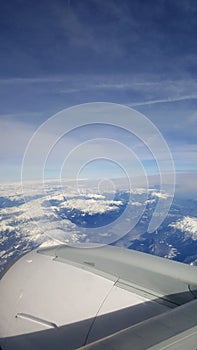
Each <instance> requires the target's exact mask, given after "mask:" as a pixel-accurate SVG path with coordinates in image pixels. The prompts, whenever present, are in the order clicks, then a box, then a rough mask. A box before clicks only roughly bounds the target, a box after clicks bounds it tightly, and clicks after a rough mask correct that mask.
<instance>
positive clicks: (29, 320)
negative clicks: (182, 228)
mask: <svg viewBox="0 0 197 350" xmlns="http://www.w3.org/2000/svg"><path fill="white" fill-rule="evenodd" d="M0 315H1V317H0V338H1V339H0V346H1V349H2V350H13V349H14V350H19V349H20V350H43V349H47V350H51V349H56V350H63V349H64V350H65V349H67V350H72V349H79V348H80V349H84V350H85V349H95V350H97V349H98V350H100V349H107V350H108V349H116V350H119V349H121V350H124V349H125V350H127V349H128V350H132V349H133V350H143V349H151V350H158V349H171V350H175V349H179V350H180V349H182V350H185V349H187V350H196V349H197V268H196V267H195V266H189V265H185V264H181V263H177V262H174V261H170V260H165V259H162V258H159V257H155V256H151V255H147V254H144V253H140V252H136V251H131V250H127V249H123V248H117V247H111V246H103V247H97V248H96V247H91V248H90V247H89V248H74V247H68V246H58V247H55V248H50V249H40V250H36V251H33V252H31V253H28V254H26V255H24V256H23V257H21V258H20V259H19V260H18V261H17V262H15V264H13V265H12V266H11V267H10V268H9V269H8V270H7V272H6V273H4V275H3V276H2V279H1V282H0Z"/></svg>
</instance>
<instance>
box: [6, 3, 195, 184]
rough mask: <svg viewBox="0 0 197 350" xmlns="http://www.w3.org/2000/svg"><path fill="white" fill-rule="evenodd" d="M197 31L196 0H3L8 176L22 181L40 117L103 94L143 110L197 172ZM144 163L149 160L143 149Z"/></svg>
mask: <svg viewBox="0 0 197 350" xmlns="http://www.w3.org/2000/svg"><path fill="white" fill-rule="evenodd" d="M196 37H197V3H196V1H193V0H180V1H177V0H158V1H153V0H144V1H142V0H132V1H126V0H125V1H124V0H123V1H119V0H108V1H102V0H84V1H81V0H68V1H66V0H56V1H55V0H53V1H52V0H47V1H37V0H34V1H30V0H29V1H27V0H10V1H8V2H5V1H4V2H3V3H2V4H1V11H0V50H1V55H0V67H1V68H0V96H1V103H0V130H1V131H0V132H1V137H0V161H1V175H0V181H13V180H14V181H17V180H20V166H21V161H22V158H23V153H24V150H25V148H26V145H27V142H28V140H29V139H30V137H31V135H32V133H33V132H34V131H35V130H36V128H37V127H39V125H40V124H41V123H43V122H45V121H46V120H47V119H48V118H49V117H50V116H52V115H53V114H54V113H57V112H58V111H60V110H62V109H64V108H66V107H70V106H73V105H76V104H80V103H88V102H97V101H104V102H114V103H120V104H125V105H127V106H130V107H132V108H134V109H136V110H138V111H140V112H142V113H143V114H144V115H145V116H146V117H148V118H149V119H150V120H151V121H152V122H153V123H154V124H155V125H156V126H157V127H158V129H159V130H160V131H161V133H162V134H163V136H164V138H165V139H166V141H167V143H168V145H169V147H170V149H171V152H172V155H173V157H174V162H175V167H176V170H177V171H178V172H191V171H196V170H197V169H196V163H197V162H196V158H197V144H196V140H197V63H196V62H197V40H196ZM121 140H122V139H121ZM43 142H44V139H43ZM142 162H143V164H144V165H145V166H146V165H147V164H148V167H150V162H148V160H147V159H146V157H144V159H143V155H142ZM109 168H110V167H109ZM105 175H106V174H105ZM35 176H36V175H35Z"/></svg>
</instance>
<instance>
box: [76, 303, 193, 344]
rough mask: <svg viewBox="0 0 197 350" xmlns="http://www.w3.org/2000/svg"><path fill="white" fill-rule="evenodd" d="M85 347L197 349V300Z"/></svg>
mask: <svg viewBox="0 0 197 350" xmlns="http://www.w3.org/2000/svg"><path fill="white" fill-rule="evenodd" d="M82 349H83V350H103V349H113V350H131V349H135V350H146V349H149V350H164V349H165V350H167V349H168V350H186V349H187V350H196V349H197V300H194V301H191V302H189V303H187V304H184V305H182V306H180V307H178V308H176V309H173V310H170V311H168V312H166V313H165V314H162V315H159V316H156V317H153V318H152V319H150V320H146V321H144V322H142V323H141V324H138V325H136V326H133V327H130V328H127V329H125V330H123V331H120V332H117V333H116V334H114V335H112V336H109V337H106V338H104V339H101V340H99V341H97V342H94V343H92V344H89V345H87V346H84V347H82V348H81V350H82Z"/></svg>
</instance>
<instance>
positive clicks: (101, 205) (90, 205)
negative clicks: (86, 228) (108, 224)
mask: <svg viewBox="0 0 197 350" xmlns="http://www.w3.org/2000/svg"><path fill="white" fill-rule="evenodd" d="M120 205H122V201H114V200H106V199H105V200H100V199H99V200H98V199H93V198H91V199H79V198H77V199H70V200H67V201H65V202H64V203H62V204H61V205H60V207H61V208H67V209H71V210H73V209H74V210H80V211H81V212H82V213H88V214H89V215H94V214H103V213H107V212H109V211H114V210H118V209H119V207H120Z"/></svg>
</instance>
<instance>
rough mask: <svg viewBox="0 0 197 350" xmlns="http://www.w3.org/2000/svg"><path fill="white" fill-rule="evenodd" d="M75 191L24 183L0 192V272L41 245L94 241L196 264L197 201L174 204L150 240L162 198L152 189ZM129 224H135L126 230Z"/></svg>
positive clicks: (68, 185) (85, 186)
mask: <svg viewBox="0 0 197 350" xmlns="http://www.w3.org/2000/svg"><path fill="white" fill-rule="evenodd" d="M78 185H79V186H78V188H77V187H76V186H75V185H74V183H72V182H71V181H70V182H69V181H68V182H65V183H64V184H63V185H62V184H61V185H60V184H59V183H58V182H51V183H50V182H47V183H45V185H43V184H40V183H36V182H33V183H27V184H26V185H25V187H23V189H22V188H21V185H20V184H17V183H15V184H9V185H5V184H2V185H1V186H0V247H1V248H0V269H1V270H2V269H3V268H4V266H5V265H6V264H7V263H8V262H12V261H13V259H15V258H16V257H18V256H20V255H21V254H23V253H25V252H27V251H30V250H31V249H33V248H35V247H37V246H40V245H42V246H50V245H55V244H61V243H63V244H77V243H78V244H80V242H83V243H84V242H94V241H95V242H97V243H104V244H105V243H107V244H114V245H119V246H124V247H127V248H131V249H137V250H140V251H144V252H147V253H150V254H156V255H159V256H162V257H165V258H169V259H174V260H178V261H182V262H185V263H190V264H196V262H197V201H195V200H187V201H186V200H181V199H175V200H174V202H173V205H172V206H171V209H170V211H169V212H168V215H167V217H166V219H165V221H164V222H163V223H162V225H161V226H160V227H159V228H158V229H157V230H156V231H155V232H154V233H152V234H150V233H147V227H148V224H149V222H150V219H151V217H152V214H153V212H154V209H155V206H156V203H157V201H158V199H159V198H160V199H162V200H163V201H164V202H165V200H166V199H167V198H168V194H167V193H163V192H162V193H161V192H159V190H157V189H156V188H152V189H149V190H148V192H147V191H146V190H145V189H143V188H140V189H135V191H133V192H132V193H130V192H128V190H127V189H125V188H124V186H122V187H121V188H119V189H118V190H116V191H114V192H113V193H112V192H110V191H107V190H106V191H105V192H104V193H99V192H98V189H97V187H96V186H95V185H94V183H87V182H85V181H82V182H81V183H80V184H78ZM126 210H127V216H126V217H125V216H124V213H125V211H126ZM120 220H122V221H120ZM132 220H134V222H135V223H136V224H135V225H133V227H132V228H131V229H130V230H128V227H129V226H128V227H127V224H130V221H132ZM135 220H136V221H135ZM117 222H119V223H120V222H121V225H120V227H119V226H118V225H117ZM120 228H121V230H120ZM116 230H117V231H116ZM120 231H121V232H120Z"/></svg>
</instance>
